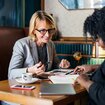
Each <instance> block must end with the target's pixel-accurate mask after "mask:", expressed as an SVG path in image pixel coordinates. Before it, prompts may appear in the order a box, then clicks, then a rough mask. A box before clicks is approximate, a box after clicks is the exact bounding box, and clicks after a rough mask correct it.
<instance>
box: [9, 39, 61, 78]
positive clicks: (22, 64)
mask: <svg viewBox="0 0 105 105" xmlns="http://www.w3.org/2000/svg"><path fill="white" fill-rule="evenodd" d="M47 55H48V62H50V63H49V64H48V70H51V69H52V67H53V66H55V67H57V65H58V64H59V60H58V58H57V56H56V51H55V46H54V43H53V42H52V41H49V42H48V43H47ZM38 62H39V60H38V52H37V47H36V43H35V42H34V41H32V40H31V38H30V37H25V38H22V39H19V40H18V41H16V43H15V45H14V47H13V54H12V58H11V61H10V64H9V70H8V78H9V79H12V78H16V77H21V75H22V73H25V72H26V69H27V68H28V67H30V66H33V65H35V64H36V63H38ZM53 64H54V65H53Z"/></svg>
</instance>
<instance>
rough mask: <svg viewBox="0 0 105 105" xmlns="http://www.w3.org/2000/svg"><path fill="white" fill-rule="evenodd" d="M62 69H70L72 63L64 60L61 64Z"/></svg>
mask: <svg viewBox="0 0 105 105" xmlns="http://www.w3.org/2000/svg"><path fill="white" fill-rule="evenodd" d="M59 67H60V68H69V67H70V62H69V61H68V60H66V59H62V60H61V62H60V64H59Z"/></svg>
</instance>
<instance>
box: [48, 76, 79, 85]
mask: <svg viewBox="0 0 105 105" xmlns="http://www.w3.org/2000/svg"><path fill="white" fill-rule="evenodd" d="M78 76H79V75H78V74H75V75H63V76H62V75H55V76H49V77H48V78H49V79H50V80H51V81H52V83H54V84H74V82H75V80H76V78H77V77H78Z"/></svg>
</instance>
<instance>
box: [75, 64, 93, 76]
mask: <svg viewBox="0 0 105 105" xmlns="http://www.w3.org/2000/svg"><path fill="white" fill-rule="evenodd" d="M92 70H93V65H81V66H77V67H76V68H75V69H74V73H79V74H81V73H87V72H90V71H92Z"/></svg>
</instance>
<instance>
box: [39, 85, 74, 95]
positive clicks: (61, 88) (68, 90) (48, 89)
mask: <svg viewBox="0 0 105 105" xmlns="http://www.w3.org/2000/svg"><path fill="white" fill-rule="evenodd" d="M40 94H41V95H73V94H76V91H75V89H74V87H73V85H72V84H48V83H42V84H41V88H40Z"/></svg>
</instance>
